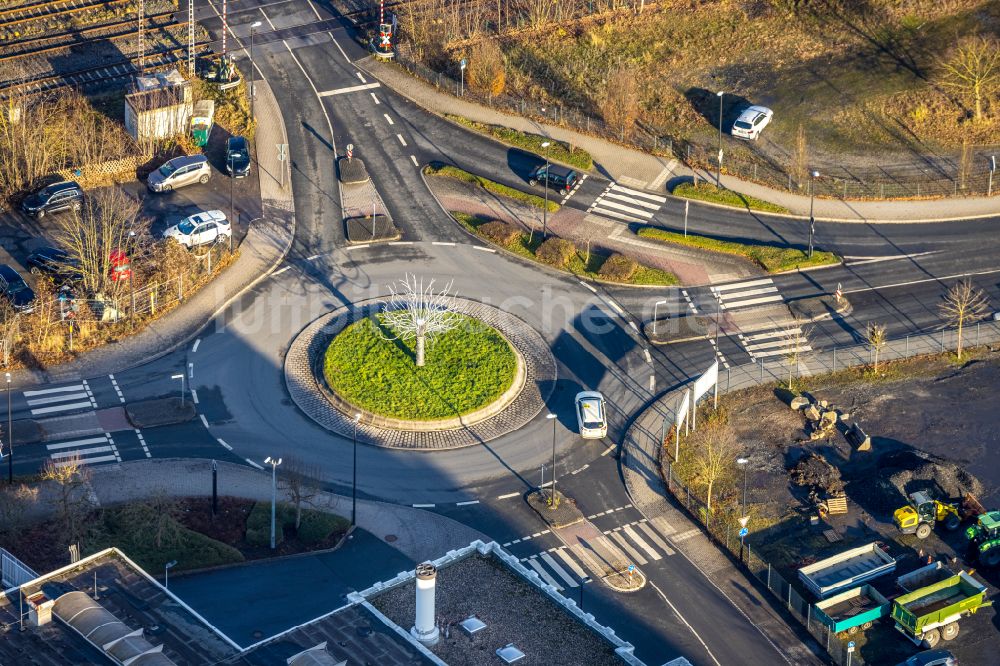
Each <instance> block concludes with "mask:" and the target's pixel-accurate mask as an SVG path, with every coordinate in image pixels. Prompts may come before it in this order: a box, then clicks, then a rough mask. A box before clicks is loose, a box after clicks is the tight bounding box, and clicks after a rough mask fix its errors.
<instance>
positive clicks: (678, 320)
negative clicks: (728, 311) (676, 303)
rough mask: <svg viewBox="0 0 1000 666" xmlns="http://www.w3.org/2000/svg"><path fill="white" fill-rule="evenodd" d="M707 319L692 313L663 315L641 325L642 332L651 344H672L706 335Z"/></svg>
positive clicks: (701, 337) (703, 337) (700, 338)
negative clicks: (675, 315) (677, 315)
mask: <svg viewBox="0 0 1000 666" xmlns="http://www.w3.org/2000/svg"><path fill="white" fill-rule="evenodd" d="M708 324H709V320H708V319H706V318H704V317H696V316H694V315H681V316H679V317H664V318H661V319H656V320H654V321H650V322H646V323H645V324H643V325H642V333H643V335H645V336H646V339H647V340H649V342H650V343H651V344H654V345H673V344H678V343H681V342H691V341H693V340H703V339H705V338H706V337H708Z"/></svg>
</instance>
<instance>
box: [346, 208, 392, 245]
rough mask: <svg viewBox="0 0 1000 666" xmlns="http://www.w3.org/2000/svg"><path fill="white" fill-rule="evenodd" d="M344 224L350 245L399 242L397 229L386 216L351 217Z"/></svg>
mask: <svg viewBox="0 0 1000 666" xmlns="http://www.w3.org/2000/svg"><path fill="white" fill-rule="evenodd" d="M344 223H345V224H346V225H347V240H348V241H350V242H351V243H376V242H378V241H391V240H399V238H400V237H401V234H400V233H399V229H397V228H396V225H394V224H393V223H392V218H390V217H388V216H387V215H382V214H378V215H375V216H374V217H372V216H371V215H365V216H363V217H351V218H348V219H346V220H345V221H344Z"/></svg>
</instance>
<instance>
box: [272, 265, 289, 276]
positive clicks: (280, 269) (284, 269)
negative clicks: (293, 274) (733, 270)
mask: <svg viewBox="0 0 1000 666" xmlns="http://www.w3.org/2000/svg"><path fill="white" fill-rule="evenodd" d="M289 268H291V266H285V267H284V268H279V269H278V270H276V271H274V272H273V273H271V275H281V274H282V273H284V272H285V271H287V270H288V269H289Z"/></svg>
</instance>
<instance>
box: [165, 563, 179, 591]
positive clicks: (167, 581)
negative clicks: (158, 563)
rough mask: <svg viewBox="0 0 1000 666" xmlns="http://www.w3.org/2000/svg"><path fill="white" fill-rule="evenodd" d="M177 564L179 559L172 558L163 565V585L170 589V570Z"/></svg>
mask: <svg viewBox="0 0 1000 666" xmlns="http://www.w3.org/2000/svg"><path fill="white" fill-rule="evenodd" d="M176 565H177V560H170V561H169V562H167V563H166V564H164V565H163V587H164V588H165V589H168V590H169V589H170V570H171V569H173V568H174V567H175V566H176Z"/></svg>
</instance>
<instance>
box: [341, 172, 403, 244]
mask: <svg viewBox="0 0 1000 666" xmlns="http://www.w3.org/2000/svg"><path fill="white" fill-rule="evenodd" d="M337 173H338V174H339V177H340V202H341V208H342V211H343V220H344V234H345V235H346V236H347V240H348V242H350V243H355V244H360V243H378V242H385V241H394V240H399V239H400V238H402V234H401V233H400V231H399V229H398V228H397V227H396V225H395V224H393V222H392V216H391V215H390V214H389V210H388V209H387V208H386V207H385V202H384V201H382V197H381V196H380V195H379V193H378V190H377V189H376V187H375V183H373V182H372V179H371V177H369V175H368V170H367V169H366V168H365V163H364V162H363V161H362V160H361V159H359V158H357V157H353V158H350V159H348V158H347V157H341V158H340V159H339V160H337Z"/></svg>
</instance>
